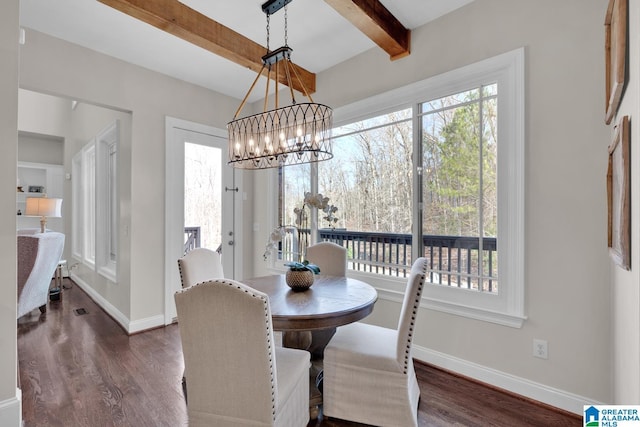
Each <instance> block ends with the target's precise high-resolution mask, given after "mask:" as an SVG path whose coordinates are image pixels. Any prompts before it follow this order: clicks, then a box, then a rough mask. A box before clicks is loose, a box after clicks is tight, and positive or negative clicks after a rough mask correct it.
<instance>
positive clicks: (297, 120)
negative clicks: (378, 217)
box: [227, 0, 333, 169]
mask: <svg viewBox="0 0 640 427" xmlns="http://www.w3.org/2000/svg"><path fill="white" fill-rule="evenodd" d="M290 1H291V0H270V1H267V2H266V3H264V4H263V5H262V11H263V12H264V13H265V14H266V15H267V53H266V54H265V55H264V56H263V57H262V68H261V69H260V72H259V73H258V75H257V76H256V78H255V80H254V81H253V84H252V85H251V87H250V88H249V91H248V92H247V94H246V95H245V97H244V99H243V100H242V103H241V104H240V107H238V110H237V111H236V114H235V115H234V117H233V120H232V121H230V122H229V123H228V124H227V130H228V132H229V162H228V163H229V164H230V165H231V166H233V167H235V168H239V169H268V168H276V167H280V166H287V165H294V164H301V163H310V162H319V161H322V160H328V159H331V158H332V157H333V154H332V153H331V130H332V126H333V111H332V110H331V108H330V107H328V106H326V105H323V104H317V103H314V102H313V99H311V96H310V95H309V93H308V91H307V89H306V88H305V86H304V83H303V82H302V79H301V78H300V76H299V75H298V73H297V72H296V69H295V66H294V65H293V63H292V62H291V52H292V49H291V48H290V47H289V46H288V45H287V8H286V5H287V4H288V3H289V2H290ZM282 7H284V8H285V45H284V46H282V47H280V48H278V49H276V50H274V51H270V50H269V18H270V16H271V14H272V13H273V12H275V11H277V10H279V9H280V8H282ZM265 70H266V74H267V87H266V94H265V98H264V109H263V112H262V113H259V114H254V115H252V116H247V117H244V118H240V119H238V115H239V114H240V112H241V111H242V108H243V107H244V105H245V103H246V101H247V98H248V97H249V95H250V94H251V91H252V90H253V88H254V87H255V85H256V83H257V81H258V79H259V78H260V76H262V75H263V73H264V72H265ZM282 72H283V73H284V74H285V76H286V81H287V85H288V86H289V89H290V93H291V105H289V106H286V107H278V78H279V74H280V73H282ZM293 78H295V79H296V80H297V81H298V82H299V86H300V87H302V89H303V92H304V96H305V97H306V98H308V100H309V102H303V103H296V100H295V96H294V92H293V89H292V87H293V85H292V79H293ZM272 79H273V80H274V81H275V93H274V98H275V108H274V109H272V110H267V105H268V98H269V86H270V84H269V83H270V81H271V80H272Z"/></svg>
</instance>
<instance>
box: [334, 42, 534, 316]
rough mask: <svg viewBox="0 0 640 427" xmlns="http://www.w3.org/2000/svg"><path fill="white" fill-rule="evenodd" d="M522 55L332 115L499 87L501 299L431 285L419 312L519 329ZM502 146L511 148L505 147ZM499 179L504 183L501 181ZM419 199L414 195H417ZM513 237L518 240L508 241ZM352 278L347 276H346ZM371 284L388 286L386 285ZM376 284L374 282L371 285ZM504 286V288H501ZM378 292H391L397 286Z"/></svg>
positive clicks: (357, 116)
mask: <svg viewBox="0 0 640 427" xmlns="http://www.w3.org/2000/svg"><path fill="white" fill-rule="evenodd" d="M524 66H525V52H524V48H520V49H516V50H513V51H511V52H507V53H504V54H501V55H498V56H495V57H492V58H489V59H486V60H483V61H480V62H477V63H474V64H471V65H468V66H465V67H462V68H458V69H456V70H453V71H450V72H447V73H444V74H441V75H438V76H435V77H431V78H428V79H426V80H423V81H420V82H417V83H414V84H411V85H408V86H404V87H402V88H398V89H395V90H392V91H389V92H386V93H383V94H380V95H376V96H373V97H371V98H368V99H366V100H361V101H358V102H356V103H353V104H350V105H348V106H344V107H341V108H338V109H336V110H335V111H334V125H335V126H336V127H337V126H341V125H344V124H348V123H352V122H354V121H357V120H361V119H364V118H368V117H372V116H374V115H378V114H384V113H386V112H389V111H394V110H397V109H398V108H399V107H403V106H407V105H417V104H418V103H420V102H424V101H425V100H428V99H436V98H439V97H444V96H447V95H450V94H452V93H456V92H460V91H462V90H466V89H469V88H472V87H474V86H475V87H477V86H479V85H481V84H486V83H488V82H489V81H491V80H493V81H494V82H497V83H498V111H499V116H498V121H499V124H500V123H506V126H501V125H499V128H498V132H499V133H498V141H500V142H499V143H498V171H499V172H498V200H499V201H501V200H506V201H507V202H506V203H504V202H499V206H498V242H499V256H500V263H499V271H498V277H499V282H500V285H501V286H500V294H499V295H495V294H489V293H482V292H477V291H467V290H463V289H458V288H455V289H452V288H448V287H445V286H441V285H434V284H429V285H427V286H426V287H425V291H424V293H423V297H422V304H421V305H422V306H424V307H427V308H431V309H433V310H438V311H442V312H446V313H451V314H456V315H460V316H465V317H469V318H472V319H477V320H483V321H488V322H492V323H497V324H500V325H505V326H510V327H515V328H520V327H522V324H523V323H524V320H526V316H525V313H524V307H525V304H524V295H525V281H524V239H525V234H524V213H525V211H524V190H525V186H524V176H525V174H524V166H525V163H524V144H525V129H524V128H525V125H524V123H525V107H524V105H525V101H524V96H525V73H524V70H525V68H524ZM503 141H506V142H509V143H504V142H503ZM501 142H502V143H501ZM501 177H502V178H501ZM415 197H416V198H417V195H415ZM511 236H517V237H515V238H512V239H509V237H511ZM350 273H351V272H350ZM367 278H368V279H369V280H370V281H371V282H380V283H381V284H383V283H386V284H389V283H388V282H389V279H388V278H384V280H378V279H377V278H376V279H374V278H373V277H371V275H367ZM371 279H374V280H371ZM505 284H506V285H505ZM382 286H383V287H382V288H381V290H388V291H390V292H395V291H396V289H397V287H396V286H390V287H389V286H385V285H384V284H383V285H382Z"/></svg>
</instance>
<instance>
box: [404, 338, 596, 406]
mask: <svg viewBox="0 0 640 427" xmlns="http://www.w3.org/2000/svg"><path fill="white" fill-rule="evenodd" d="M413 357H414V358H415V359H417V360H420V361H423V362H426V363H429V364H431V365H435V366H438V367H440V368H443V369H447V370H449V371H453V372H455V373H458V374H460V375H464V376H467V377H469V378H473V379H475V380H478V381H481V382H483V383H486V384H490V385H492V386H494V387H498V388H501V389H504V390H507V391H510V392H512V393H516V394H519V395H521V396H524V397H527V398H529V399H533V400H537V401H538V402H542V403H545V404H547V405H550V406H554V407H556V408H560V409H563V410H565V411H568V412H572V413H574V414H577V415H582V412H583V405H602V404H603V403H602V402H596V401H594V400H593V399H589V398H586V397H584V396H579V395H577V394H573V393H569V392H567V391H563V390H558V389H555V388H553V387H549V386H546V385H544V384H540V383H536V382H534V381H530V380H527V379H525V378H520V377H516V376H514V375H511V374H507V373H504V372H501V371H498V370H495V369H493V368H488V367H486V366H482V365H478V364H476V363H473V362H469V361H466V360H463V359H458V358H456V357H452V356H449V355H447V354H444V353H440V352H437V351H434V350H430V349H428V348H425V347H421V346H417V345H413Z"/></svg>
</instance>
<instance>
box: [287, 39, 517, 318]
mask: <svg viewBox="0 0 640 427" xmlns="http://www.w3.org/2000/svg"><path fill="white" fill-rule="evenodd" d="M523 70H524V55H523V51H522V50H517V51H513V52H509V53H506V54H503V55H500V56H498V57H494V58H491V59H488V60H485V61H482V62H480V63H476V64H472V65H470V66H467V67H464V68H461V69H458V70H454V71H452V72H449V73H445V74H443V75H440V76H437V77H434V78H430V79H427V80H425V81H422V82H418V83H416V84H413V85H410V86H407V87H403V88H400V89H397V90H394V91H391V92H388V93H385V94H381V95H378V96H375V97H373V98H371V99H367V100H363V101H361V102H358V103H355V104H353V105H350V106H347V107H343V108H341V109H338V110H336V112H335V114H334V117H335V122H336V125H337V126H336V127H335V129H334V131H333V143H334V149H333V152H334V158H333V159H332V160H329V161H326V162H320V163H317V164H316V165H317V167H316V165H312V166H309V165H306V166H304V167H300V168H298V169H294V168H291V167H285V168H282V169H281V170H280V177H281V180H280V182H281V185H280V189H281V191H280V192H279V195H278V197H279V200H280V202H281V203H280V209H281V213H282V212H289V211H291V206H292V205H291V203H293V205H295V204H296V203H300V200H301V198H302V197H303V195H304V192H306V191H310V190H314V191H313V192H316V191H317V192H320V193H322V194H323V195H325V196H327V197H329V198H330V199H331V203H332V204H334V205H336V206H338V208H339V211H338V212H337V213H336V216H337V217H338V218H339V221H338V222H337V223H336V224H335V228H331V227H326V225H324V224H322V221H321V220H318V237H317V239H318V240H329V241H333V242H336V243H338V244H340V245H342V246H344V247H346V248H347V253H348V257H349V259H348V266H349V269H350V273H349V274H354V275H358V274H366V275H368V277H367V279H368V281H369V282H372V283H373V282H376V280H377V279H376V277H379V278H380V281H379V283H381V285H380V286H385V285H384V283H389V280H392V281H393V280H396V278H404V277H406V275H407V274H408V272H409V271H410V267H411V264H412V262H413V260H415V259H416V258H417V257H421V256H423V257H426V258H427V259H428V262H429V271H428V276H427V277H428V282H429V283H428V286H427V289H426V290H425V293H424V294H423V303H424V304H425V305H426V306H428V307H430V308H434V309H437V310H442V311H446V312H449V313H454V314H460V315H464V316H468V317H473V318H476V319H482V320H487V321H491V322H495V323H499V324H505V325H509V326H514V327H519V326H521V325H522V322H523V320H524V256H523V248H524V225H523V224H524V220H523V219H524V198H523V193H524V191H523V190H524V170H523V169H524V168H523V165H524V157H523V155H524V154H523V153H524V131H523V129H524V107H523V106H524V99H523V97H524V90H523V88H524V72H523ZM393 106H395V107H393ZM280 219H281V220H282V217H281V218H280ZM397 280H398V282H399V283H404V281H400V280H399V279H397Z"/></svg>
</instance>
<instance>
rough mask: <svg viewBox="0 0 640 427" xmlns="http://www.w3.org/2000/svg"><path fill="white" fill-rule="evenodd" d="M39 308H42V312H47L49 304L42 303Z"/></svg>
mask: <svg viewBox="0 0 640 427" xmlns="http://www.w3.org/2000/svg"><path fill="white" fill-rule="evenodd" d="M38 309H40V313H46V312H47V304H44V305H41V306H40V307H38Z"/></svg>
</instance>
